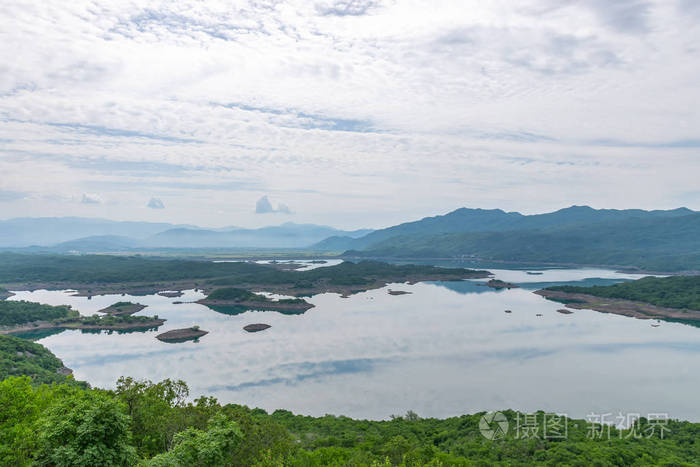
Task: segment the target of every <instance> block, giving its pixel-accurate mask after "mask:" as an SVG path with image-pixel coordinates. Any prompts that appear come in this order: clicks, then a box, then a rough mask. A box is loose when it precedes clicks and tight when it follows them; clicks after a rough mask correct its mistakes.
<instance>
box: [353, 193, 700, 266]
mask: <svg viewBox="0 0 700 467" xmlns="http://www.w3.org/2000/svg"><path fill="white" fill-rule="evenodd" d="M345 255H347V256H360V257H395V258H460V257H476V258H479V259H484V260H498V261H509V262H523V263H525V262H533V263H560V264H565V263H566V264H578V265H611V266H613V265H614V266H630V267H638V268H642V269H645V270H655V271H667V272H673V271H700V213H697V212H693V211H690V210H688V209H676V210H672V211H637V210H626V211H614V210H602V211H596V210H592V209H591V208H585V207H584V208H579V207H574V208H568V209H565V210H561V211H557V212H555V213H550V214H542V215H538V216H524V218H522V219H519V220H518V221H517V222H516V223H515V224H514V225H513V226H511V227H510V228H501V229H500V230H495V229H493V230H490V231H476V232H474V231H464V232H448V233H432V234H414V235H411V234H407V235H398V236H394V237H390V238H388V239H385V240H382V241H380V242H377V243H374V244H372V245H370V246H368V247H366V248H364V249H362V250H351V251H347V252H346V253H345Z"/></svg>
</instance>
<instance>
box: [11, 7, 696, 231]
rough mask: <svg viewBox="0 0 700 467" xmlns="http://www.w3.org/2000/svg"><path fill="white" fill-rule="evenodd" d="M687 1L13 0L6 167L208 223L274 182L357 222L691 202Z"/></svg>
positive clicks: (248, 216) (63, 196) (23, 186)
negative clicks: (155, 201) (157, 204)
mask: <svg viewBox="0 0 700 467" xmlns="http://www.w3.org/2000/svg"><path fill="white" fill-rule="evenodd" d="M692 5H693V3H692V2H689V1H686V0H682V1H680V2H677V3H673V2H665V1H662V0H656V1H651V0H624V1H619V2H606V1H602V0H585V1H581V2H574V1H568V0H567V1H554V0H528V1H523V2H518V5H517V7H515V6H513V5H512V3H509V2H500V3H497V2H478V1H476V0H474V1H456V0H455V1H447V0H441V1H438V2H436V3H434V4H431V5H430V6H429V7H426V4H425V3H424V2H414V1H402V2H395V1H374V0H361V1H357V0H319V1H315V2H305V1H301V0H298V1H289V2H233V3H232V2H224V1H210V2H206V3H205V4H202V3H194V2H190V1H187V0H186V1H183V2H176V3H173V2H160V1H155V0H154V1H145V2H57V1H47V2H43V3H42V6H41V7H38V6H33V5H30V4H22V3H11V4H8V5H6V6H4V7H3V8H2V10H0V21H2V22H3V24H13V28H11V29H8V31H7V33H6V34H4V35H3V41H1V42H0V141H2V145H0V173H2V174H3V175H4V179H5V180H7V181H8V182H7V183H10V181H11V183H15V184H16V185H12V186H10V185H8V186H6V187H4V188H6V189H7V190H8V191H10V192H16V193H20V192H21V193H24V192H25V191H26V192H31V193H32V196H35V197H36V199H42V200H46V199H53V200H55V201H52V202H48V201H47V202H42V203H32V205H31V206H29V209H31V210H32V212H30V213H29V214H30V215H49V214H50V215H55V214H59V215H60V214H72V213H73V210H75V209H80V206H77V205H76V203H75V202H67V201H64V202H63V203H61V202H60V201H59V200H71V199H73V200H74V198H73V196H74V193H86V194H87V193H90V192H92V191H99V192H100V194H101V196H104V197H105V199H109V200H115V201H114V202H113V204H112V205H110V206H111V209H110V212H111V213H112V215H114V216H117V217H120V218H132V217H134V216H139V215H144V216H145V215H146V214H143V212H142V211H140V210H139V209H134V208H135V207H142V206H143V199H148V198H149V197H150V196H151V194H150V193H149V192H148V188H146V187H150V186H156V187H158V188H157V189H158V190H161V189H162V195H163V196H167V197H168V200H169V203H168V204H169V205H171V201H170V200H172V204H173V205H176V206H177V208H178V209H177V210H174V209H169V210H167V211H165V212H164V213H163V214H166V213H167V214H168V215H173V216H176V215H177V216H182V218H177V219H176V218H173V219H170V220H172V221H178V222H192V223H200V224H219V223H221V224H222V225H224V224H226V223H229V222H228V219H226V216H221V215H220V214H219V213H220V212H226V213H227V214H228V216H229V217H235V218H236V219H237V221H236V223H237V224H246V223H249V224H256V223H260V222H262V220H261V218H263V217H265V216H255V215H253V214H252V213H251V210H250V206H251V205H252V204H253V203H255V202H256V201H257V198H258V197H259V193H260V192H267V193H270V196H272V197H274V198H277V197H279V198H280V199H284V200H285V201H287V202H289V203H290V204H291V205H292V206H295V207H299V206H303V209H301V211H302V212H303V214H300V215H299V216H300V218H303V219H300V220H304V221H316V222H323V223H331V224H336V225H339V226H343V227H360V226H365V225H367V226H379V225H384V224H387V223H391V222H395V221H399V220H406V219H410V218H415V217H420V216H423V215H430V214H435V213H436V212H439V211H445V210H448V209H451V208H454V207H458V206H460V205H463V204H466V203H468V204H470V205H472V206H483V207H502V208H504V209H522V210H544V209H547V208H550V207H560V206H562V205H565V204H573V203H576V204H592V205H601V206H602V205H611V207H627V206H631V205H636V206H639V207H648V208H663V207H673V206H675V205H676V204H677V203H683V204H691V207H695V208H696V209H698V208H700V204H697V203H700V200H698V199H697V197H696V198H687V195H684V193H685V194H687V193H695V192H696V189H695V186H696V184H697V182H696V180H694V177H693V176H692V175H693V174H696V173H698V172H699V171H700V160H698V158H697V156H696V152H697V149H698V147H700V141H699V139H700V138H698V136H697V128H700V114H698V112H696V110H695V109H696V108H697V107H698V105H700V90H699V89H698V87H697V85H696V80H697V76H698V75H699V74H700V49H699V48H698V47H697V43H698V41H700V25H699V24H698V22H697V21H692V19H691V18H697V15H696V14H694V13H693V12H697V11H698V10H697V8H695V7H694V6H692ZM38 44H41V45H40V46H39V45H38ZM36 173H41V174H42V177H41V178H39V177H36ZM642 180H646V181H648V182H649V184H648V185H646V186H645V185H644V184H642V183H641V182H640V181H642ZM601 181H605V183H604V184H602V183H601ZM142 187H143V188H142ZM273 187H274V188H273ZM222 191H226V192H228V193H227V194H226V196H222ZM256 193H257V194H256ZM525 194H527V196H525ZM684 196H686V198H684ZM5 198H6V199H5V202H4V203H3V208H4V209H5V210H6V212H8V213H9V214H7V215H13V213H16V214H17V215H26V214H27V209H28V206H27V203H26V200H23V199H20V198H21V197H15V199H7V196H6V197H5ZM684 199H687V200H688V201H687V202H686V201H680V200H684ZM555 203H556V205H554V206H553V204H555ZM692 203H696V204H694V205H693V204H692ZM282 206H284V205H282ZM202 207H206V208H207V209H202ZM83 208H84V209H87V208H88V207H86V206H83ZM282 209H284V208H283V207H278V208H277V210H282ZM150 214H153V213H150Z"/></svg>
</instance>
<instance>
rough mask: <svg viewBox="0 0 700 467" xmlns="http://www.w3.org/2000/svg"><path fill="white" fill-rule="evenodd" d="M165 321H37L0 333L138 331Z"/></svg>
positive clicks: (160, 324) (0, 330)
mask: <svg viewBox="0 0 700 467" xmlns="http://www.w3.org/2000/svg"><path fill="white" fill-rule="evenodd" d="M164 323H165V319H153V320H151V321H144V322H140V323H118V324H110V325H102V324H81V323H76V322H68V323H61V324H56V323H49V322H45V321H44V322H37V321H35V322H34V323H27V324H22V325H20V326H14V327H11V328H8V329H0V335H11V334H18V333H22V332H29V331H40V330H45V329H63V330H67V329H68V330H69V329H80V330H83V329H84V330H92V331H97V330H100V331H138V330H142V329H151V328H158V327H160V326H162V325H163V324H164Z"/></svg>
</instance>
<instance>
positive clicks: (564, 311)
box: [557, 308, 574, 315]
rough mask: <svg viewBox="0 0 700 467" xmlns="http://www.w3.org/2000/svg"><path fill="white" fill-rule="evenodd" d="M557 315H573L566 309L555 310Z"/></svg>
mask: <svg viewBox="0 0 700 467" xmlns="http://www.w3.org/2000/svg"><path fill="white" fill-rule="evenodd" d="M557 313H561V314H562V315H571V314H573V313H574V312H573V311H571V310H567V309H566V308H559V309H558V310H557Z"/></svg>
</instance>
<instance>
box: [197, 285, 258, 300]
mask: <svg viewBox="0 0 700 467" xmlns="http://www.w3.org/2000/svg"><path fill="white" fill-rule="evenodd" d="M207 299H208V300H227V301H229V300H230V301H236V302H244V301H253V302H266V301H268V300H269V299H268V298H267V297H265V296H264V295H259V294H256V293H253V292H249V291H247V290H243V289H237V288H235V287H227V288H223V289H216V290H214V291H213V292H212V293H210V294H209V295H208V296H207Z"/></svg>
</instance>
